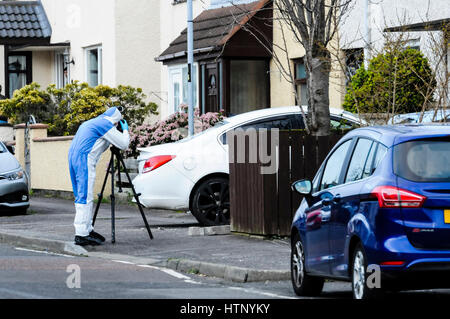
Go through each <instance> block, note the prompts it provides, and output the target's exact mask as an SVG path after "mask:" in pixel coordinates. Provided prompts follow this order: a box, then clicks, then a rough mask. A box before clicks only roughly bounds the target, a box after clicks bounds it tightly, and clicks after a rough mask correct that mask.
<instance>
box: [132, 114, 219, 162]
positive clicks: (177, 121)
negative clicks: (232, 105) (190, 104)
mask: <svg viewBox="0 0 450 319" xmlns="http://www.w3.org/2000/svg"><path fill="white" fill-rule="evenodd" d="M181 109H182V111H180V112H177V113H174V114H172V115H170V116H169V117H168V118H166V119H165V120H162V121H159V122H156V123H154V124H142V125H133V124H132V125H131V126H130V147H129V149H128V151H127V154H126V155H127V156H128V157H137V155H138V151H137V148H139V147H148V146H152V145H159V144H164V143H171V142H176V141H179V140H181V139H183V138H185V137H186V136H187V135H188V114H187V113H186V112H185V110H186V107H185V106H181ZM223 119H224V115H223V113H222V112H219V113H213V112H209V113H206V114H202V115H200V112H199V110H198V109H195V112H194V132H195V134H197V133H199V132H202V131H204V130H206V129H208V128H210V127H212V126H214V125H215V124H216V123H217V122H220V121H222V120H223Z"/></svg>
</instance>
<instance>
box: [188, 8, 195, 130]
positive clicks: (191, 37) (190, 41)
mask: <svg viewBox="0 0 450 319" xmlns="http://www.w3.org/2000/svg"><path fill="white" fill-rule="evenodd" d="M187 24H188V26H187V49H188V59H187V60H188V79H187V80H188V124H189V136H192V135H194V87H193V85H192V67H193V64H194V22H193V13H192V0H187Z"/></svg>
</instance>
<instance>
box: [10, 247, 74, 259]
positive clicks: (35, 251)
mask: <svg viewBox="0 0 450 319" xmlns="http://www.w3.org/2000/svg"><path fill="white" fill-rule="evenodd" d="M14 249H15V250H21V251H28V252H32V253H38V254H45V255H54V256H61V257H68V258H75V257H74V256H70V255H64V254H58V253H52V252H49V251H43V250H34V249H26V248H20V247H14Z"/></svg>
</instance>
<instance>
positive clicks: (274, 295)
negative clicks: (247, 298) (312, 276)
mask: <svg viewBox="0 0 450 319" xmlns="http://www.w3.org/2000/svg"><path fill="white" fill-rule="evenodd" d="M228 289H232V290H240V291H243V292H246V293H252V294H258V295H263V296H267V297H273V298H280V299H297V298H295V297H291V296H283V295H278V294H273V293H270V292H265V291H260V290H256V289H247V288H242V287H228Z"/></svg>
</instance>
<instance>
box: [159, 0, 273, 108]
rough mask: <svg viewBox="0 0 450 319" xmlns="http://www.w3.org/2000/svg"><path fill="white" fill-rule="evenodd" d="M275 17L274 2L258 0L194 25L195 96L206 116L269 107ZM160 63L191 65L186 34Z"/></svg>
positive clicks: (213, 11)
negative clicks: (196, 76) (196, 77)
mask: <svg viewBox="0 0 450 319" xmlns="http://www.w3.org/2000/svg"><path fill="white" fill-rule="evenodd" d="M272 16H273V9H272V0H259V1H254V2H251V3H246V4H240V5H231V6H227V7H222V8H217V9H210V10H205V11H203V12H202V13H201V14H200V15H199V16H197V17H196V18H195V19H194V60H195V62H197V63H198V66H199V69H200V70H199V77H198V79H199V81H198V83H199V85H198V86H197V87H196V91H197V94H198V96H199V97H200V98H199V107H200V109H201V111H202V112H203V113H204V112H211V111H213V112H217V111H219V110H222V109H223V110H225V111H226V112H227V113H228V114H237V113H242V112H246V111H251V110H254V109H260V108H265V107H269V105H270V93H269V92H270V85H269V83H270V82H269V80H270V73H269V62H270V59H271V58H272V54H271V52H272V37H273V36H272V29H273V28H272V24H273V22H272ZM155 60H156V61H159V62H162V63H163V64H165V65H169V66H171V67H173V66H174V65H181V64H183V63H184V64H185V63H187V29H185V30H184V31H183V32H181V34H180V35H179V36H178V37H177V38H176V39H175V40H174V41H173V42H172V43H171V44H170V45H169V47H168V48H167V49H166V50H165V51H164V52H163V53H161V55H160V56H158V57H157V58H155ZM169 78H170V75H169ZM170 85H172V83H171V84H170ZM174 85H176V86H178V85H179V84H174ZM173 91H176V90H173ZM172 98H174V97H172V96H171V89H170V88H169V101H170V100H171V99H172ZM175 100H176V101H177V102H178V101H179V99H178V97H177V96H175ZM181 100H182V99H181ZM174 110H176V105H175V106H174Z"/></svg>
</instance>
